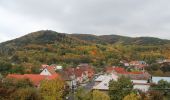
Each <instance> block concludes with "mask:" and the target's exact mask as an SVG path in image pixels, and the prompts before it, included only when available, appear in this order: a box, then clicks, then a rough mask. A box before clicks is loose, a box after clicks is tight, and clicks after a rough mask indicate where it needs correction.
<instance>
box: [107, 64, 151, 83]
mask: <svg viewBox="0 0 170 100" xmlns="http://www.w3.org/2000/svg"><path fill="white" fill-rule="evenodd" d="M106 73H114V74H116V75H118V76H121V75H124V76H126V77H129V78H130V79H137V80H142V79H145V80H148V79H150V77H151V75H150V74H149V73H147V72H143V71H133V72H128V71H126V70H125V69H124V68H121V67H116V66H113V67H106Z"/></svg>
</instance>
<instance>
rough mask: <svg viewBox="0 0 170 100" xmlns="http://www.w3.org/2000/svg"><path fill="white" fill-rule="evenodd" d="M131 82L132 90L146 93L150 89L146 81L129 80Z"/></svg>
mask: <svg viewBox="0 0 170 100" xmlns="http://www.w3.org/2000/svg"><path fill="white" fill-rule="evenodd" d="M131 81H132V82H133V89H137V90H141V91H142V92H147V91H148V90H149V88H150V83H148V81H147V80H131Z"/></svg>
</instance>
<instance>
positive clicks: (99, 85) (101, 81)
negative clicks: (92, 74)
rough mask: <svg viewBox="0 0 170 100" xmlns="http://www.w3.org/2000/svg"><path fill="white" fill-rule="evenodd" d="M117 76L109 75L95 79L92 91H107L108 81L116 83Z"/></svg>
mask: <svg viewBox="0 0 170 100" xmlns="http://www.w3.org/2000/svg"><path fill="white" fill-rule="evenodd" d="M117 78H118V76H117V75H115V74H109V75H100V76H99V77H98V78H96V79H95V86H93V89H94V90H101V91H108V89H109V81H111V80H115V81H117Z"/></svg>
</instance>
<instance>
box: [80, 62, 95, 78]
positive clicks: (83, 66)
mask: <svg viewBox="0 0 170 100" xmlns="http://www.w3.org/2000/svg"><path fill="white" fill-rule="evenodd" d="M77 67H78V68H80V69H81V70H82V71H83V72H85V73H86V75H87V76H88V78H92V77H93V76H94V74H95V71H94V69H93V67H92V66H90V65H89V64H86V63H82V64H79V65H78V66H77Z"/></svg>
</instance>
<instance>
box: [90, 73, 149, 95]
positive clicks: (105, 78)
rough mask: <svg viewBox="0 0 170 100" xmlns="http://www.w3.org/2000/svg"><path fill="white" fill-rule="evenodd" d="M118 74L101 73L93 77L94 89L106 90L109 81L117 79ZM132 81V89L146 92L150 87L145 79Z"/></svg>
mask: <svg viewBox="0 0 170 100" xmlns="http://www.w3.org/2000/svg"><path fill="white" fill-rule="evenodd" d="M117 79H118V76H117V75H115V74H111V75H101V76H99V77H98V78H96V79H95V86H94V87H93V89H94V90H100V91H108V90H109V82H110V81H111V80H115V81H117ZM131 81H132V83H133V89H137V90H141V91H143V92H147V91H148V90H149V88H150V84H149V83H147V82H148V81H147V80H131Z"/></svg>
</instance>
